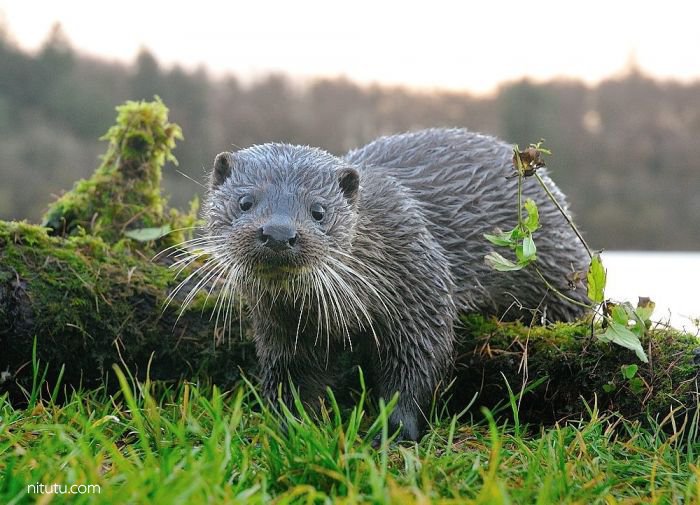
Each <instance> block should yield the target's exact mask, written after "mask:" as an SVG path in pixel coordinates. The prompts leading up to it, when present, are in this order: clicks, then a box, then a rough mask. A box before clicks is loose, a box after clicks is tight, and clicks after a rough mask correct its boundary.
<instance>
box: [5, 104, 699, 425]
mask: <svg viewBox="0 0 700 505" xmlns="http://www.w3.org/2000/svg"><path fill="white" fill-rule="evenodd" d="M178 133H179V129H178V128H177V127H176V126H175V125H172V124H170V123H168V122H167V109H165V107H164V105H163V104H162V103H160V102H154V103H134V102H131V103H128V104H126V105H125V106H122V107H120V108H119V117H118V119H117V125H116V126H115V127H114V128H112V129H111V130H110V133H109V134H108V136H107V138H108V140H109V141H110V145H109V148H108V151H107V154H106V155H105V156H104V158H103V162H102V165H101V166H100V167H99V168H98V169H97V171H96V172H95V175H94V176H93V177H92V178H91V179H88V180H86V181H80V182H79V183H77V184H76V186H75V188H74V189H73V190H72V191H70V192H68V193H66V194H65V195H64V196H62V197H61V198H60V199H59V200H58V201H57V202H56V203H54V204H53V205H52V206H51V207H50V209H49V211H48V212H47V216H46V219H45V221H44V223H43V225H44V226H43V227H40V226H34V225H29V224H26V223H7V222H0V372H2V373H1V374H0V393H2V392H3V391H10V392H11V393H12V394H13V396H17V397H18V398H20V397H21V396H22V395H21V392H20V391H21V390H22V389H28V388H29V387H30V386H31V383H32V368H33V367H32V361H33V348H34V345H35V344H36V357H35V358H34V359H35V360H36V361H38V362H39V363H40V365H41V367H42V368H40V371H41V372H43V370H44V368H43V367H46V368H45V369H46V371H47V377H48V379H49V383H51V382H52V381H55V380H56V378H57V377H58V375H59V373H60V370H61V368H62V367H64V370H63V378H62V381H63V384H64V385H67V386H78V385H82V386H85V387H95V386H100V385H102V384H103V381H104V380H105V379H106V378H107V377H108V376H109V373H110V371H111V369H112V365H113V364H121V365H122V366H125V367H127V368H128V369H129V370H130V371H131V372H132V373H134V374H135V375H137V376H139V377H142V378H143V377H145V375H146V371H147V369H148V370H149V373H150V377H151V378H152V379H160V380H177V379H183V378H185V379H197V378H202V379H206V380H212V381H213V382H216V383H218V384H219V385H221V386H222V387H228V386H230V385H232V384H233V383H234V382H235V381H236V380H238V379H239V371H240V370H243V371H245V372H246V373H249V374H251V375H254V374H255V358H254V352H253V347H252V344H251V342H250V335H249V331H248V328H247V326H246V325H245V321H234V322H233V323H232V324H231V325H229V327H230V328H232V329H233V332H232V333H233V336H231V337H228V338H226V339H224V338H223V337H222V333H221V332H217V331H215V329H214V326H215V324H214V322H213V321H212V319H215V318H216V307H215V304H214V298H215V297H211V298H207V297H206V295H205V294H202V295H201V296H199V297H198V298H197V299H195V301H194V303H192V304H191V305H190V306H189V307H188V308H185V309H184V310H182V311H181V309H182V307H181V303H182V299H183V297H182V296H178V297H175V299H174V300H173V301H172V303H171V304H170V306H168V308H167V309H165V310H164V306H165V302H166V300H167V297H168V295H169V294H170V293H171V292H172V290H173V289H174V288H175V287H176V286H177V284H178V282H179V280H178V279H176V278H175V275H174V272H173V271H172V270H171V269H169V268H168V265H167V264H165V263H162V262H159V261H153V260H152V258H153V257H154V255H155V254H156V253H157V252H158V251H161V250H162V249H164V248H165V247H167V246H169V245H172V244H173V243H176V242H178V241H180V240H182V239H183V238H184V236H185V232H183V231H182V229H183V228H187V227H190V226H192V225H193V224H194V223H195V221H196V209H195V208H194V207H193V209H191V211H190V212H189V213H188V214H181V213H179V212H177V211H174V210H167V206H166V205H165V201H164V200H163V199H162V197H161V194H160V173H161V172H160V171H161V168H162V164H163V162H164V161H165V159H168V158H170V157H171V153H170V150H171V149H172V148H173V147H174V139H175V138H176V137H177V136H178ZM171 229H172V230H178V231H177V232H176V233H169V234H165V233H164V232H163V233H160V232H159V230H164V231H167V230H171ZM154 231H155V234H154ZM501 275H507V274H501ZM458 334H459V345H458V356H457V365H456V370H455V376H456V380H455V383H454V384H453V385H452V387H451V389H450V394H451V395H452V401H453V402H454V404H455V406H456V407H459V406H463V405H464V404H466V403H467V402H468V400H469V399H471V398H472V396H473V395H474V394H475V393H477V392H478V393H479V396H478V401H477V404H478V405H485V406H489V407H494V406H495V405H496V404H498V403H499V402H503V401H504V400H507V398H508V390H507V388H508V386H509V387H510V388H511V389H512V390H513V391H514V393H515V394H518V392H519V391H520V390H521V389H522V388H523V387H525V388H526V389H529V387H530V386H532V384H535V383H538V382H539V385H538V386H537V387H534V388H533V389H532V391H529V392H527V393H525V394H524V395H523V397H522V400H521V403H520V416H521V418H522V419H525V420H529V421H532V422H551V421H555V420H559V419H562V418H567V417H575V418H578V417H580V416H581V415H585V410H586V404H588V405H589V406H593V405H594V404H596V405H597V407H598V408H599V409H601V410H609V411H618V412H621V413H622V414H624V415H625V416H627V417H637V416H643V415H647V414H651V415H653V416H656V417H659V416H660V417H664V416H666V415H667V414H668V413H669V412H670V411H671V409H675V410H676V413H677V414H678V413H685V412H687V411H688V410H689V409H693V408H694V406H695V405H696V403H697V400H698V387H697V380H696V379H697V371H698V367H697V361H698V355H697V353H696V348H697V347H698V342H697V340H696V338H695V337H694V336H691V335H685V334H681V333H679V332H677V331H675V330H672V329H667V328H655V329H652V330H650V331H649V332H648V334H647V336H646V337H645V339H644V342H643V343H644V346H645V349H646V351H647V354H648V356H649V363H641V362H639V361H638V359H637V358H636V356H635V355H634V353H633V352H632V351H629V350H627V349H623V348H621V347H618V346H614V345H612V344H609V343H603V342H600V341H598V340H596V339H595V337H593V336H592V332H591V326H590V323H589V322H581V323H578V324H558V325H554V326H548V327H539V326H533V327H528V326H525V325H522V324H519V323H497V322H496V321H495V320H491V319H487V318H483V317H481V316H478V315H470V316H465V317H464V318H463V319H462V321H461V324H459V325H458ZM628 365H637V369H636V370H634V367H629V366H628ZM623 370H624V372H625V373H623ZM632 372H634V373H632ZM18 392H20V393H19V394H17V393H18Z"/></svg>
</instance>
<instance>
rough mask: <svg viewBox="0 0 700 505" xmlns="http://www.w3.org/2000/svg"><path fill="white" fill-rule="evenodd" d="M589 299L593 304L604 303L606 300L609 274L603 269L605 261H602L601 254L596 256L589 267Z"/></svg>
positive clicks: (587, 277) (587, 276)
mask: <svg viewBox="0 0 700 505" xmlns="http://www.w3.org/2000/svg"><path fill="white" fill-rule="evenodd" d="M586 279H587V280H588V298H590V300H591V301H592V302H593V303H602V302H603V300H605V283H606V280H607V273H606V272H605V268H603V261H602V260H601V259H600V254H596V255H595V256H593V258H591V265H590V266H589V267H588V274H587V275H586Z"/></svg>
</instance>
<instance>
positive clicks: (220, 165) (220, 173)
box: [209, 152, 234, 188]
mask: <svg viewBox="0 0 700 505" xmlns="http://www.w3.org/2000/svg"><path fill="white" fill-rule="evenodd" d="M233 164H234V159H233V153H227V152H224V153H220V154H218V155H217V156H216V158H215V159H214V168H213V169H212V171H211V176H210V179H209V187H210V188H215V187H217V186H219V185H220V184H222V183H223V182H224V181H225V180H226V179H228V176H229V175H231V171H232V170H233Z"/></svg>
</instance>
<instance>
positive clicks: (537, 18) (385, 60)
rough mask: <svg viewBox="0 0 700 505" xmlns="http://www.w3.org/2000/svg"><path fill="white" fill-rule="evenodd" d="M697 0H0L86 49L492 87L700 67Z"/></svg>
mask: <svg viewBox="0 0 700 505" xmlns="http://www.w3.org/2000/svg"><path fill="white" fill-rule="evenodd" d="M699 14H700V2H699V1H697V0H687V1H677V0H666V1H664V2H645V1H636V2H633V1H616V0H605V1H603V0H588V1H585V2H567V1H562V0H560V1H551V2H550V1H546V2H537V1H530V2H524V1H519V2H518V1H514V2H510V1H498V0H496V1H494V0H482V1H480V2H469V1H464V0H462V1H460V0H454V1H446V0H430V1H423V2H411V1H402V2H382V1H380V0H374V1H366V0H353V1H344V2H336V1H332V0H326V1H311V0H304V1H280V2H269V1H261V0H247V1H228V2H226V1H223V0H219V1H210V0H199V1H188V2H183V1H181V2H176V1H170V2H160V1H148V0H140V1H134V0H119V1H113V2H99V1H94V0H93V1H83V0H76V1H60V2H59V1H43V2H38V1H31V0H12V1H11V0H0V19H1V20H2V22H3V23H4V25H5V26H6V28H7V29H8V30H9V32H10V33H11V34H12V35H13V36H14V38H15V39H16V40H17V41H18V42H19V43H20V44H21V45H22V46H23V47H26V48H28V49H35V48H37V47H38V46H39V45H40V43H41V41H42V40H43V39H44V38H45V37H46V34H47V32H48V31H49V29H50V28H51V26H52V24H54V23H55V22H57V21H58V22H60V23H61V24H62V26H63V28H64V31H65V32H66V34H67V35H68V37H69V38H70V40H71V41H72V43H73V45H74V46H75V47H76V48H78V49H80V50H82V51H84V52H87V53H89V54H92V55H97V56H103V57H106V58H110V59H118V60H122V61H132V60H133V58H134V57H135V55H136V54H137V52H138V50H139V48H141V47H144V46H145V47H147V48H149V49H150V50H151V51H152V52H154V53H155V54H156V56H157V57H158V58H159V59H160V60H161V61H163V62H165V63H175V62H179V63H181V64H184V65H185V66H186V67H188V68H193V67H195V66H197V65H199V64H204V65H205V66H207V67H208V68H210V69H211V70H212V71H214V72H215V73H219V72H226V71H232V72H235V73H236V74H237V75H239V76H243V77H250V76H257V75H260V74H264V73H267V72H269V71H284V72H286V73H289V74H292V75H296V76H299V77H309V76H338V75H344V76H347V77H349V78H351V79H354V80H357V81H360V82H381V83H388V84H405V85H409V86H416V87H421V88H448V89H465V90H470V91H473V92H488V91H490V90H492V89H493V88H494V87H495V86H496V85H497V83H499V82H502V81H504V80H509V79H514V78H518V77H521V76H524V75H527V76H530V77H533V78H535V79H548V78H551V77H556V76H568V77H577V78H581V79H584V80H586V81H587V82H591V83H592V82H595V81H596V80H599V79H600V78H602V77H605V76H608V75H611V74H615V73H619V72H620V71H621V70H622V69H623V68H625V65H627V64H628V63H629V61H630V60H631V59H634V60H635V61H636V63H637V64H638V66H639V67H641V69H642V70H644V71H645V72H647V73H650V74H653V75H656V76H659V77H674V78H679V79H685V80H687V79H698V78H700V24H699V22H700V16H699Z"/></svg>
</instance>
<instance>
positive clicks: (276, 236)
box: [258, 221, 297, 251]
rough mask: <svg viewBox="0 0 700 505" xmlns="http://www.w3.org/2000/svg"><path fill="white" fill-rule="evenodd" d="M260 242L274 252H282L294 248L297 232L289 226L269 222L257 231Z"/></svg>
mask: <svg viewBox="0 0 700 505" xmlns="http://www.w3.org/2000/svg"><path fill="white" fill-rule="evenodd" d="M258 238H259V240H260V242H261V243H262V244H263V245H264V246H266V247H269V248H270V249H272V250H274V251H284V250H286V249H290V248H292V247H294V244H296V241H297V231H296V229H295V228H294V226H292V225H291V224H288V223H280V222H274V221H273V222H270V223H267V224H265V225H263V226H262V227H261V228H260V229H259V230H258Z"/></svg>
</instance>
